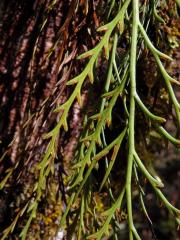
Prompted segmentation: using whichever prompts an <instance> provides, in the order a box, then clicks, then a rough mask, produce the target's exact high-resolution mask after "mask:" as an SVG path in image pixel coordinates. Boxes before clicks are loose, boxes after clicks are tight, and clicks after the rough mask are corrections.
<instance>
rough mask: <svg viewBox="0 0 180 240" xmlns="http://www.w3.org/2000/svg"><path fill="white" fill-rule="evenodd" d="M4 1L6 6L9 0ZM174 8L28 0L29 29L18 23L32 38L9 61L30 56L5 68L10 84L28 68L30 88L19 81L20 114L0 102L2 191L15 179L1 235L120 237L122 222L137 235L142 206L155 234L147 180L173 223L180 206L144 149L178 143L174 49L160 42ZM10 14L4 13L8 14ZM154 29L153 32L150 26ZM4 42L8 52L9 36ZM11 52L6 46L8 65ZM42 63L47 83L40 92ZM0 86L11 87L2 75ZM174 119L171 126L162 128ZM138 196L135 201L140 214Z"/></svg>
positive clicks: (111, 0) (153, 3)
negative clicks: (15, 191) (172, 65)
mask: <svg viewBox="0 0 180 240" xmlns="http://www.w3.org/2000/svg"><path fill="white" fill-rule="evenodd" d="M2 6H3V7H2V9H3V10H4V11H5V10H6V15H7V16H8V14H10V12H9V11H10V9H11V8H12V6H11V4H10V3H8V4H7V6H6V4H5V2H4V3H3V4H2ZM178 6H179V3H178V1H177V3H176V4H175V3H173V2H172V1H147V2H146V1H145V2H144V1H139V0H132V1H130V0H125V1H114V0H109V1H107V3H106V2H104V1H102V2H101V1H92V2H91V1H88V0H84V1H67V3H62V2H61V1H58V0H57V1H40V2H39V3H37V2H36V1H35V2H34V5H33V6H31V9H32V14H33V16H36V20H34V18H33V17H32V16H30V18H29V19H28V20H27V26H28V24H29V26H30V27H31V28H32V29H34V32H32V30H28V31H27V32H26V29H25V27H26V26H25V27H24V30H22V33H21V36H22V37H25V36H26V35H27V39H29V35H31V36H33V37H32V39H33V40H32V39H29V40H28V43H29V44H30V43H31V45H30V46H31V48H30V50H29V52H28V53H26V52H24V49H23V50H22V49H21V47H22V46H23V44H25V43H23V41H22V40H21V38H20V37H19V38H17V39H16V41H17V43H18V46H21V47H17V49H16V52H17V56H14V62H15V63H17V61H20V60H19V58H20V57H18V53H19V54H22V56H25V57H24V59H25V60H22V62H23V61H24V62H25V63H27V69H26V72H23V71H22V69H21V68H20V72H21V71H22V75H18V67H16V64H15V63H14V65H13V66H12V69H13V68H14V69H15V73H13V72H12V73H11V74H9V75H10V76H11V79H12V80H11V86H15V85H16V84H19V86H21V85H20V84H21V83H22V77H21V76H23V74H25V76H26V81H27V83H26V84H27V86H25V85H24V88H23V86H22V88H23V89H24V90H22V92H21V91H20V90H17V91H19V92H18V93H17V94H20V96H22V93H27V94H26V95H25V94H24V95H23V97H22V98H21V103H19V105H20V110H21V111H23V113H22V112H21V113H19V116H20V121H17V122H16V120H14V119H15V118H13V109H16V112H15V114H17V115H18V113H17V112H18V111H19V110H18V108H15V107H14V106H13V105H12V106H11V104H12V102H9V103H8V104H7V105H6V103H5V105H6V107H7V106H10V110H8V111H9V112H8V113H9V114H10V120H9V122H8V124H9V130H8V131H9V132H8V134H9V135H8V137H9V139H10V140H9V139H8V141H7V140H6V142H7V143H5V140H4V139H6V135H5V133H4V132H3V130H1V136H2V140H1V141H2V144H3V147H2V157H1V159H0V163H1V164H2V166H3V167H2V169H3V175H2V178H1V181H0V189H1V191H4V192H8V194H9V195H10V194H11V192H12V189H13V186H16V181H17V183H18V184H19V183H20V185H21V187H22V191H21V190H20V191H21V196H20V199H19V200H17V199H18V196H17V195H16V196H15V197H14V198H15V199H14V200H13V204H14V205H15V206H13V209H14V210H13V211H14V213H13V216H12V217H11V220H10V221H9V222H8V224H5V226H4V227H3V229H2V234H1V239H6V238H8V239H11V238H12V236H13V234H15V236H18V238H20V239H51V238H52V237H55V236H56V237H57V238H58V234H60V233H63V236H64V238H65V239H72V237H73V236H74V237H75V238H76V239H97V240H100V239H104V237H105V236H108V237H114V238H115V239H120V237H119V236H120V234H121V232H122V229H126V230H127V228H128V233H129V235H128V236H129V239H130V240H132V239H142V237H141V234H142V233H141V231H140V230H139V228H138V220H137V217H136V216H137V215H142V214H143V215H144V216H145V218H146V220H147V222H148V224H149V226H150V229H151V232H152V235H153V237H154V238H156V233H155V231H154V226H153V222H152V221H151V219H150V216H149V213H148V209H147V203H146V192H147V191H148V190H147V189H148V188H149V187H150V189H151V191H152V192H153V193H154V194H155V195H156V197H157V200H158V201H160V202H161V203H162V205H163V206H164V207H165V208H166V209H167V210H168V211H169V213H170V214H171V215H172V217H173V218H174V220H175V221H176V224H177V226H179V224H180V219H179V214H180V210H178V209H177V208H176V207H175V206H174V205H173V204H171V202H170V200H168V197H166V196H165V193H163V192H164V189H165V188H166V184H165V183H163V181H162V180H161V178H160V177H159V176H158V173H157V170H155V164H154V160H153V159H151V158H153V157H154V158H155V154H151V150H150V147H152V148H153V147H154V145H155V141H159V142H161V148H162V149H163V142H165V143H166V144H167V143H168V142H169V143H171V144H173V145H174V148H175V149H176V150H177V152H178V151H179V146H180V140H179V131H180V105H179V102H178V100H177V97H176V95H175V93H176V88H178V87H179V85H180V83H179V81H178V80H177V79H175V78H173V77H171V76H170V75H169V73H168V70H167V68H168V66H169V65H170V62H171V61H173V59H172V57H171V55H170V50H169V49H168V47H166V44H167V42H165V40H164V42H163V41H162V39H163V34H164V33H165V31H167V28H166V23H167V21H168V18H169V17H168V14H169V15H170V16H173V18H175V17H176V16H177V15H178V13H177V8H178ZM21 7H22V8H23V6H21ZM26 7H28V6H24V8H26ZM171 7H173V8H171ZM58 9H59V10H60V11H61V13H62V14H63V15H62V16H60V15H58ZM64 9H65V10H66V9H68V11H67V13H66V14H65V13H64V12H63V10H64ZM16 10H17V18H18V16H22V15H23V10H22V12H21V11H20V10H18V8H17V9H16ZM18 11H20V12H18ZM24 11H25V10H24ZM163 11H166V12H164V13H163ZM18 14H19V15H18ZM56 14H57V18H55V15H56ZM6 15H5V17H4V18H3V17H1V18H2V20H1V22H2V23H3V21H4V23H6V22H8V21H7V19H6V17H7V16H6ZM31 17H32V19H31ZM17 22H18V20H17ZM99 24H101V26H97V25H99ZM52 26H53V27H52ZM96 28H97V29H96ZM151 28H152V29H153V28H155V29H154V31H156V32H154V33H153V34H152V33H151ZM158 28H159V29H158ZM52 29H55V30H52ZM3 31H4V30H3V28H2V27H1V32H3ZM13 31H14V32H15V31H16V26H12V27H9V32H8V33H9V34H10V32H13ZM35 31H37V33H35ZM84 31H85V33H86V34H84ZM95 31H96V32H95ZM169 31H170V30H169ZM50 32H51V34H50ZM52 32H53V33H52ZM82 33H83V34H84V35H83V37H84V39H82V38H83V37H82ZM28 34H29V35H28ZM174 36H175V35H174ZM8 37H9V36H8V35H7V37H6V38H8ZM5 40H7V39H5ZM5 40H3V41H4V43H2V44H4V46H5V44H6V43H5ZM31 40H32V41H31ZM47 41H49V45H50V47H49V45H48V44H47ZM81 41H82V42H81ZM166 41H167V40H166ZM174 41H176V38H174ZM164 43H165V44H164ZM46 44H47V46H46V47H44V46H45V45H46ZM26 48H28V46H27V45H26ZM9 49H10V50H13V48H11V46H10V45H9ZM160 49H161V51H160ZM167 49H168V50H169V51H167ZM10 50H9V51H10ZM84 50H85V52H84ZM7 51H8V48H7ZM80 52H81V54H80V55H78V57H77V59H76V60H75V56H77V53H80ZM82 52H83V53H82ZM164 52H166V53H164ZM167 52H169V54H168V53H167ZM23 54H24V55H23ZM144 56H146V57H144ZM6 58H7V55H6V54H5V53H4V55H3V54H2V61H1V64H2V69H1V70H2V73H3V74H6V71H5V70H4V68H5V67H6V68H7V64H6V63H5V62H6ZM22 58H23V57H22ZM145 58H147V61H148V66H147V71H145V70H146V66H145V64H146V63H145V60H144V59H145ZM143 61H144V62H143ZM24 62H23V63H24ZM25 66H26V65H25ZM152 66H153V68H152V69H153V71H154V72H152V71H151V67H152ZM49 69H50V70H49ZM154 69H155V70H154ZM3 71H4V72H3ZM7 71H9V70H8V68H7ZM43 71H44V72H46V73H47V76H45V77H44V78H45V79H46V83H47V85H46V86H45V87H44V88H43V91H42V89H41V87H42V86H43V84H44V83H43V77H42V75H43ZM143 71H145V72H143ZM148 71H149V72H150V74H149V73H148ZM16 74H17V78H15V77H14V76H15V75H16ZM38 76H41V78H40V80H39V81H40V82H38ZM48 76H50V77H49V79H48ZM154 76H155V77H154ZM156 81H157V83H156ZM141 86H142V87H141ZM148 86H149V87H148ZM154 86H157V87H156V91H155V88H154ZM2 88H3V89H5V88H6V87H5V83H3V82H2ZM15 89H16V88H15ZM11 90H12V87H11ZM38 91H39V93H41V94H42V97H41V98H40V99H38V97H37V96H39V95H38ZM153 91H154V93H155V92H156V94H153ZM161 92H163V93H161ZM13 94H14V93H13ZM36 94H37V96H36ZM158 94H159V95H160V96H158ZM7 96H8V95H6V93H5V95H4V98H3V96H2V98H1V99H2V100H3V99H5V98H7ZM13 96H14V98H13V100H14V101H16V100H17V96H16V94H15V95H13ZM24 102H25V103H24ZM158 103H159V104H161V105H162V109H161V106H157V105H158ZM23 104H25V105H23ZM1 108H3V104H2V105H1ZM167 109H170V111H168V112H167ZM4 116H6V113H5V112H4ZM170 117H171V118H172V119H173V121H174V123H175V129H176V130H175V131H174V132H173V134H174V136H173V134H172V132H170V131H169V130H168V128H166V121H167V120H168V121H169V119H170ZM77 122H78V124H79V125H81V126H80V127H77ZM73 124H74V125H73ZM2 126H6V123H5V122H2ZM74 126H75V127H74ZM73 128H74V129H73ZM76 128H77V130H76V132H75V129H76ZM13 129H15V130H13ZM73 130H74V132H73ZM13 131H14V132H13ZM73 134H74V135H75V136H74V135H73ZM141 136H142V137H141ZM153 137H154V139H155V140H154V141H153V140H152V138H153ZM142 139H143V140H142ZM147 142H148V144H149V146H150V147H149V149H148V147H147V145H148V144H147ZM73 144H74V145H73ZM148 151H149V153H148ZM145 153H146V154H145ZM68 154H70V155H68ZM148 154H149V155H148ZM146 155H148V157H146ZM68 156H70V157H68ZM147 158H148V161H147ZM7 161H8V162H9V163H8V164H5V162H7ZM26 176H27V179H26V180H24V178H26ZM23 181H24V182H23ZM17 186H18V185H17ZM19 188H20V187H19ZM17 202H19V203H17ZM134 203H135V204H138V206H140V207H139V212H138V213H137V210H136V211H135V210H134V208H135V205H134ZM159 211H160V210H159ZM124 220H125V221H126V223H127V225H126V224H125V221H124ZM21 223H22V224H21ZM54 225H55V226H54ZM49 226H50V227H49ZM127 226H128V227H127ZM46 228H47V230H46ZM44 229H45V230H44ZM46 232H48V233H47V236H46ZM49 232H50V233H49ZM126 234H127V233H126ZM57 238H55V239H57ZM126 238H127V236H126Z"/></svg>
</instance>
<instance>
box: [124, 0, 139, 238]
mask: <svg viewBox="0 0 180 240" xmlns="http://www.w3.org/2000/svg"><path fill="white" fill-rule="evenodd" d="M138 5H139V4H138V0H133V1H132V8H133V21H132V39H131V52H130V87H131V90H130V112H129V142H128V145H129V152H128V166H127V174H126V196H127V211H128V222H129V239H130V240H132V239H133V230H134V224H133V215H132V194H131V190H132V189H131V188H132V187H131V180H132V167H133V151H134V124H135V99H134V97H135V93H136V53H137V48H136V47H137V38H138V21H139V10H138Z"/></svg>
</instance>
